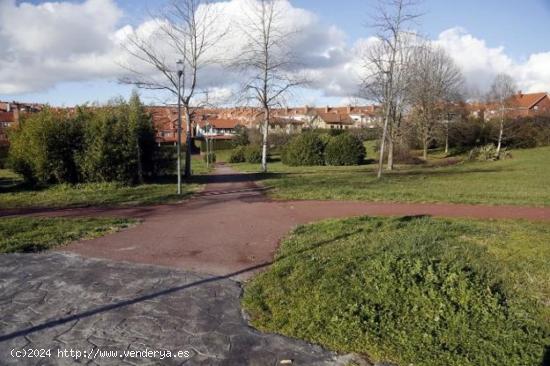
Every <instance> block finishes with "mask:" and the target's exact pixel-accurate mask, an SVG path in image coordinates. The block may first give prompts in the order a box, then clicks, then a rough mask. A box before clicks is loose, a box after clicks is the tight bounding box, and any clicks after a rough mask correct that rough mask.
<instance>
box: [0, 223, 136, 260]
mask: <svg viewBox="0 0 550 366" xmlns="http://www.w3.org/2000/svg"><path fill="white" fill-rule="evenodd" d="M134 223H135V220H129V219H120V218H119V219H114V218H77V219H74V218H71V219H68V218H31V217H13V218H11V217H10V218H1V219H0V253H14V252H37V251H41V250H46V249H50V248H53V247H56V246H59V245H63V244H65V243H68V242H71V241H74V240H79V239H91V238H95V237H99V236H102V235H105V234H108V233H111V232H115V231H118V230H120V229H123V228H126V227H128V226H130V225H132V224H134Z"/></svg>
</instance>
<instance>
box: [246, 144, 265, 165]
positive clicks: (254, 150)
mask: <svg viewBox="0 0 550 366" xmlns="http://www.w3.org/2000/svg"><path fill="white" fill-rule="evenodd" d="M244 158H245V160H246V162H247V163H250V164H259V163H261V162H262V147H261V146H258V145H250V146H247V147H246V148H245V150H244Z"/></svg>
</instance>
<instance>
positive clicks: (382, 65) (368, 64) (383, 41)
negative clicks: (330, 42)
mask: <svg viewBox="0 0 550 366" xmlns="http://www.w3.org/2000/svg"><path fill="white" fill-rule="evenodd" d="M416 5H417V1H415V0H380V2H379V6H378V9H377V14H376V16H375V17H374V18H373V22H372V24H371V26H372V27H373V28H375V29H376V37H377V42H376V43H375V44H374V45H371V47H369V49H368V50H367V52H366V54H365V65H364V68H365V71H366V74H367V76H366V78H365V80H364V82H363V90H364V92H365V97H366V98H367V99H374V100H376V101H378V102H379V103H381V104H382V105H383V107H384V110H383V113H384V116H383V119H384V125H383V129H382V137H381V141H380V158H379V162H378V178H381V177H382V170H383V164H384V154H385V148H386V142H387V141H388V142H389V146H390V154H389V157H390V159H389V161H388V165H389V167H390V168H392V167H393V137H394V135H395V134H394V132H395V127H396V126H395V123H394V122H395V121H396V120H398V117H399V115H400V111H402V110H403V108H404V106H405V104H404V103H403V102H404V96H405V95H404V94H403V93H402V91H404V90H405V89H404V85H405V83H404V81H405V78H406V68H407V63H408V60H407V59H408V44H409V40H410V38H411V35H412V33H411V32H410V31H409V30H408V27H409V26H410V24H411V23H412V22H414V20H415V19H417V18H418V17H419V16H420V15H419V14H418V13H416V12H415V11H414V8H415V7H416Z"/></svg>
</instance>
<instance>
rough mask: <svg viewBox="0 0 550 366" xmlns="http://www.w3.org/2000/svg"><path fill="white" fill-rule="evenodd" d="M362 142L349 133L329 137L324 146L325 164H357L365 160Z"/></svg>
mask: <svg viewBox="0 0 550 366" xmlns="http://www.w3.org/2000/svg"><path fill="white" fill-rule="evenodd" d="M365 155H366V151H365V146H363V142H362V141H361V140H360V139H359V138H357V137H355V136H352V135H351V134H349V133H344V134H340V135H338V136H334V137H331V139H330V140H329V142H328V144H327V146H326V148H325V163H326V164H327V165H359V164H361V163H363V161H364V160H365Z"/></svg>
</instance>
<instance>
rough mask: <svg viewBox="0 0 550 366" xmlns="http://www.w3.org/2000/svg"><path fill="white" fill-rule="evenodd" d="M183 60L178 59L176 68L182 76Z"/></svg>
mask: <svg viewBox="0 0 550 366" xmlns="http://www.w3.org/2000/svg"><path fill="white" fill-rule="evenodd" d="M183 67H184V64H183V60H178V61H177V62H176V70H177V71H178V76H181V75H182V74H183Z"/></svg>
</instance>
